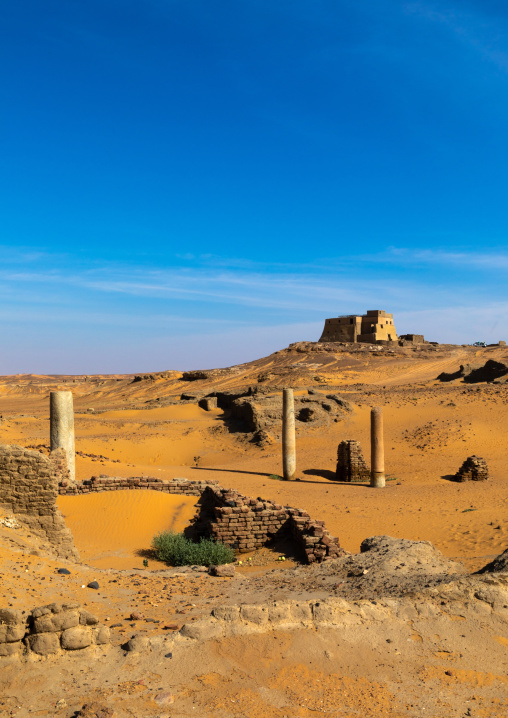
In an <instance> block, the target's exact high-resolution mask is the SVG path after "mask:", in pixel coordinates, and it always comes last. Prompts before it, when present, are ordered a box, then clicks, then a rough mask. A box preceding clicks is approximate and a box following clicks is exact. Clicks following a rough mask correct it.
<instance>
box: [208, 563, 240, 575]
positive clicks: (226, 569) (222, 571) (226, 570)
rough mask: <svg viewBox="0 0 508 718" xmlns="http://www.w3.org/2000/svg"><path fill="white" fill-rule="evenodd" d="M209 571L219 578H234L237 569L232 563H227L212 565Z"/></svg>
mask: <svg viewBox="0 0 508 718" xmlns="http://www.w3.org/2000/svg"><path fill="white" fill-rule="evenodd" d="M208 573H209V574H210V576H218V577H219V578H232V577H233V576H234V575H235V573H236V571H235V567H234V566H233V565H232V564H225V565H223V566H210V568H209V569H208Z"/></svg>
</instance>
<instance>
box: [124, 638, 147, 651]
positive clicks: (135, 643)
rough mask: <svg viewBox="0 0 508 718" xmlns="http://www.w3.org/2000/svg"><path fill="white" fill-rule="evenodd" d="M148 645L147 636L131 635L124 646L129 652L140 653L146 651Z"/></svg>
mask: <svg viewBox="0 0 508 718" xmlns="http://www.w3.org/2000/svg"><path fill="white" fill-rule="evenodd" d="M149 647H150V640H149V638H148V636H133V637H132V638H131V639H130V640H129V641H127V643H126V644H125V646H124V649H125V650H126V651H130V652H131V653H142V652H143V651H147V650H148V649H149Z"/></svg>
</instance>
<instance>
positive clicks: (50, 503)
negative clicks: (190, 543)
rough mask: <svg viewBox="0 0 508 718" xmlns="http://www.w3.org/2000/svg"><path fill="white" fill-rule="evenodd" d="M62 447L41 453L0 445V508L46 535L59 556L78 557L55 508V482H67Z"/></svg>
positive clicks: (51, 547)
mask: <svg viewBox="0 0 508 718" xmlns="http://www.w3.org/2000/svg"><path fill="white" fill-rule="evenodd" d="M68 477H69V474H68V471H67V468H66V461H65V454H64V452H63V450H62V449H58V450H57V451H54V452H52V454H51V455H50V456H49V457H48V456H44V455H43V454H41V453H39V452H38V451H31V450H30V449H23V448H22V447H21V446H15V445H13V446H8V445H6V444H0V508H3V509H5V510H7V511H9V512H12V513H13V514H14V515H15V516H16V518H17V519H18V521H20V522H21V523H23V524H25V525H26V526H28V527H29V529H30V530H31V531H32V532H33V533H34V534H36V535H37V536H41V537H43V538H46V539H47V540H48V542H49V548H50V549H51V550H52V551H53V552H54V553H56V554H57V555H58V556H60V557H61V558H67V559H70V560H76V561H77V560H79V555H78V552H77V550H76V547H75V546H74V540H73V538H72V533H71V532H70V530H69V529H68V528H67V527H66V525H65V521H64V519H63V516H62V514H61V513H60V511H59V510H58V508H57V505H56V498H57V495H58V484H59V482H67V483H68V480H69V479H68Z"/></svg>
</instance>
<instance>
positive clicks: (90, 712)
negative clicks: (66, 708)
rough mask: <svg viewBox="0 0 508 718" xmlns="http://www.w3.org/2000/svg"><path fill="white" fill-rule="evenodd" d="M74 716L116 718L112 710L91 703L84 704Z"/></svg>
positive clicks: (100, 704) (80, 717)
mask: <svg viewBox="0 0 508 718" xmlns="http://www.w3.org/2000/svg"><path fill="white" fill-rule="evenodd" d="M76 715H77V717H78V718H116V715H117V714H116V713H115V711H114V710H113V709H112V708H108V707H107V706H105V705H103V704H102V703H96V702H93V703H85V705H84V706H83V707H82V708H81V710H79V711H78V712H77V714H76Z"/></svg>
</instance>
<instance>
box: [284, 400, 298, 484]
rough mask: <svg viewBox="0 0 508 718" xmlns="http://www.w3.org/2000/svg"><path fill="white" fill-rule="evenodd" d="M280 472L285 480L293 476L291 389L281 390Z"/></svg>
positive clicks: (294, 440) (293, 408) (294, 453)
mask: <svg viewBox="0 0 508 718" xmlns="http://www.w3.org/2000/svg"><path fill="white" fill-rule="evenodd" d="M282 473H283V476H284V479H285V480H286V481H291V480H292V479H294V478H295V473H296V437H295V400H294V396H293V390H292V389H283V390H282Z"/></svg>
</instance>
